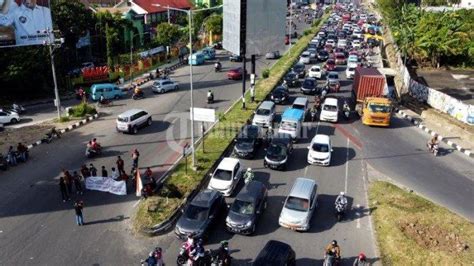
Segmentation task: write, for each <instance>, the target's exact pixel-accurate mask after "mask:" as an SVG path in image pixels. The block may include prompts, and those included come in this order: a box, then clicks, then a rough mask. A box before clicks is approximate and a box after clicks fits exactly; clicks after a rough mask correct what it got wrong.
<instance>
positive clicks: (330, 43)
mask: <svg viewBox="0 0 474 266" xmlns="http://www.w3.org/2000/svg"><path fill="white" fill-rule="evenodd" d="M326 45H331V46H332V47H336V41H335V40H333V39H329V40H327V41H326Z"/></svg>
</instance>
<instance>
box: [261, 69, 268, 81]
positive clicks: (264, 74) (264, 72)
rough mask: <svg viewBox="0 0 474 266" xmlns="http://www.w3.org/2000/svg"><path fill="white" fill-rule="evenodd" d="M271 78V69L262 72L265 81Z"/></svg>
mask: <svg viewBox="0 0 474 266" xmlns="http://www.w3.org/2000/svg"><path fill="white" fill-rule="evenodd" d="M269 76H270V69H269V68H265V69H264V70H263V71H262V77H263V78H264V79H266V78H268V77H269Z"/></svg>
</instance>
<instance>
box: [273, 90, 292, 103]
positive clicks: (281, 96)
mask: <svg viewBox="0 0 474 266" xmlns="http://www.w3.org/2000/svg"><path fill="white" fill-rule="evenodd" d="M270 99H271V100H272V101H273V102H274V103H281V104H285V103H287V102H288V100H289V99H290V93H289V91H288V89H287V88H286V87H284V86H278V87H276V89H275V90H273V91H272V94H271V95H270Z"/></svg>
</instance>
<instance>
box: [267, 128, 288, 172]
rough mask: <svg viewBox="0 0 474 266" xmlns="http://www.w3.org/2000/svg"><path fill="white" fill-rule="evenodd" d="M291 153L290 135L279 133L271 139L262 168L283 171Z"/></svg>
mask: <svg viewBox="0 0 474 266" xmlns="http://www.w3.org/2000/svg"><path fill="white" fill-rule="evenodd" d="M292 152H293V141H292V139H291V135H290V134H284V133H279V134H276V135H275V136H273V137H272V140H271V142H270V144H269V145H268V147H267V149H266V154H265V159H264V160H263V166H265V167H268V168H271V169H276V170H285V169H286V166H287V164H288V157H289V155H290V154H291V153H292Z"/></svg>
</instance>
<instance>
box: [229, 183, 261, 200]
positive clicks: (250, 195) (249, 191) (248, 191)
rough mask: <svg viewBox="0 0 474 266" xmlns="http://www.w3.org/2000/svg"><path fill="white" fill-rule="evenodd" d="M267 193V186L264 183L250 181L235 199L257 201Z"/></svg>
mask: <svg viewBox="0 0 474 266" xmlns="http://www.w3.org/2000/svg"><path fill="white" fill-rule="evenodd" d="M263 191H265V185H263V183H262V182H259V181H256V180H253V181H250V182H249V183H248V184H247V185H246V186H245V187H244V188H243V189H242V190H241V191H240V192H239V194H237V197H235V199H236V200H242V201H255V199H256V198H257V197H258V196H259V195H260V194H262V192H263Z"/></svg>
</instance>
